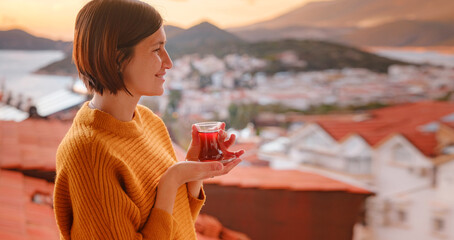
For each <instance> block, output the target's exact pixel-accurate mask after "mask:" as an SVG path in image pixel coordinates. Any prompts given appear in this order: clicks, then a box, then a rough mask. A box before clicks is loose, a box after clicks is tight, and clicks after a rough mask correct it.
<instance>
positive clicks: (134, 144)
mask: <svg viewBox="0 0 454 240" xmlns="http://www.w3.org/2000/svg"><path fill="white" fill-rule="evenodd" d="M175 162H176V157H175V152H174V150H173V147H172V143H171V141H170V138H169V134H168V132H167V128H166V127H165V125H164V123H163V122H162V120H161V119H160V118H159V117H158V116H156V115H155V114H154V113H153V112H151V111H150V110H149V109H147V108H146V107H143V106H140V105H138V106H137V108H136V109H135V114H134V118H133V120H132V121H129V122H122V121H119V120H117V119H115V118H114V117H112V116H111V115H109V114H107V113H105V112H102V111H99V110H93V109H90V108H89V107H88V102H86V103H85V104H84V105H83V107H82V108H81V109H80V110H79V112H78V113H77V116H76V118H75V119H74V122H73V125H72V126H71V128H70V130H69V131H68V133H67V134H66V136H65V138H64V139H63V141H62V142H61V144H60V146H59V148H58V151H57V177H56V180H55V192H54V209H55V216H56V219H57V224H58V227H59V229H60V236H61V239H196V234H195V229H194V222H195V219H196V217H197V215H198V214H199V211H200V209H201V207H202V205H203V203H204V201H205V195H204V192H203V190H202V191H201V193H200V196H198V197H199V198H194V197H192V196H191V194H190V193H189V192H188V189H187V185H186V184H184V185H182V186H181V187H180V188H179V189H178V193H177V197H176V200H175V205H174V209H173V214H172V215H170V214H168V213H167V212H166V211H164V210H160V209H156V208H153V205H154V202H155V198H156V188H157V185H158V182H159V179H160V177H161V176H162V174H163V173H164V172H165V171H166V170H167V168H169V167H170V166H171V165H173V164H174V163H175Z"/></svg>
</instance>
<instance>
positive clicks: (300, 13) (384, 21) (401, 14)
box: [227, 0, 454, 46]
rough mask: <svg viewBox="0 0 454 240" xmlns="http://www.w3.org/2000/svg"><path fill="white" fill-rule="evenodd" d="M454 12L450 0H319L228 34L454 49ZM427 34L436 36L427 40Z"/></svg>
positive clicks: (256, 39) (232, 30) (253, 37)
mask: <svg viewBox="0 0 454 240" xmlns="http://www.w3.org/2000/svg"><path fill="white" fill-rule="evenodd" d="M453 13H454V1H452V0H431V1H426V0H333V1H318V2H310V3H307V4H304V5H302V6H301V7H298V8H296V9H294V10H292V11H290V12H288V13H285V14H283V15H281V16H279V17H276V18H274V19H270V20H267V21H264V22H259V23H256V24H252V25H248V26H243V27H239V28H231V29H227V30H228V31H230V32H232V33H234V34H235V35H237V36H239V37H241V38H242V39H245V40H247V41H252V42H254V41H263V40H269V39H287V38H293V39H319V40H325V41H334V42H337V41H339V40H341V42H343V43H348V44H355V45H361V46H371V45H376V44H380V45H381V46H429V45H452V41H449V40H447V39H449V38H450V33H451V32H452V29H454V14H453ZM407 28H408V29H407ZM428 30H429V31H428ZM429 32H430V34H435V35H434V36H427V35H429V34H427V33H429ZM401 38H403V39H405V40H401V41H399V39H401Z"/></svg>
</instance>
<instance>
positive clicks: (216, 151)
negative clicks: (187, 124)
mask: <svg viewBox="0 0 454 240" xmlns="http://www.w3.org/2000/svg"><path fill="white" fill-rule="evenodd" d="M221 124H222V123H221V122H201V123H196V124H195V126H196V128H197V131H198V135H199V139H200V145H201V149H200V154H199V160H200V161H219V162H221V163H227V162H231V161H233V160H235V159H236V155H235V154H234V153H231V152H228V151H226V150H225V149H222V147H221V144H220V143H219V132H220V130H221Z"/></svg>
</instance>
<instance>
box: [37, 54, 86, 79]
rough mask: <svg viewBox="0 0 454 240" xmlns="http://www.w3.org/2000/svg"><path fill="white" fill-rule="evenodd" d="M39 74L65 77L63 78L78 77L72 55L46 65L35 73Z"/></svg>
mask: <svg viewBox="0 0 454 240" xmlns="http://www.w3.org/2000/svg"><path fill="white" fill-rule="evenodd" d="M35 73H37V74H46V75H63V76H77V75H78V72H77V68H76V65H74V63H73V61H72V54H67V55H66V57H65V58H63V59H61V60H59V61H56V62H53V63H51V64H49V65H46V66H44V67H42V68H40V69H38V70H36V71H35Z"/></svg>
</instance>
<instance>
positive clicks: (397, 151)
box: [393, 144, 410, 163]
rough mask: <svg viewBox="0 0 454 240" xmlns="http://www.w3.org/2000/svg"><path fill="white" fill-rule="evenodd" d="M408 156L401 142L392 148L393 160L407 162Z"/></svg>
mask: <svg viewBox="0 0 454 240" xmlns="http://www.w3.org/2000/svg"><path fill="white" fill-rule="evenodd" d="M409 159H410V156H409V154H408V151H407V150H406V149H405V147H404V146H403V145H402V144H397V145H396V146H395V147H394V149H393V161H395V162H398V163H408V162H409Z"/></svg>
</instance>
